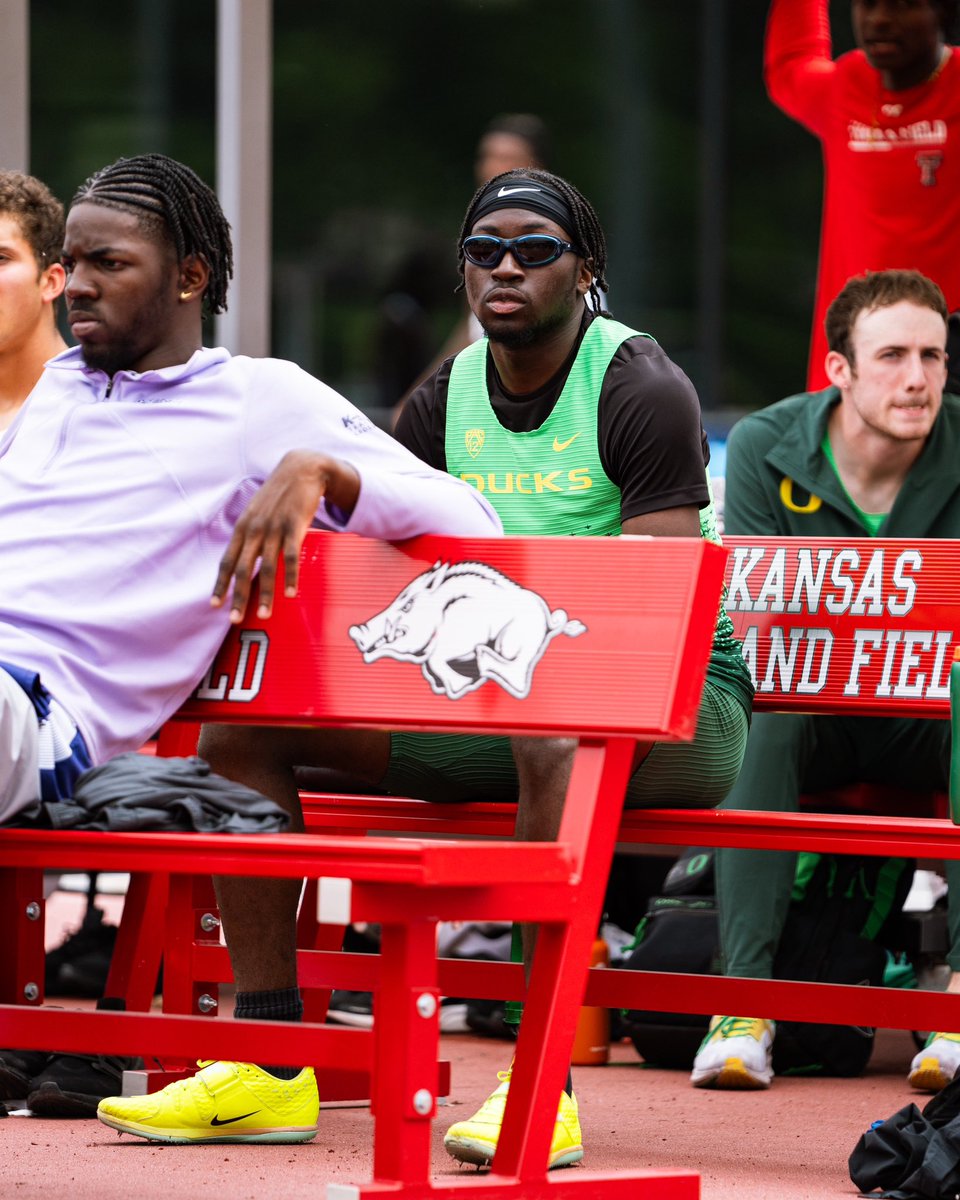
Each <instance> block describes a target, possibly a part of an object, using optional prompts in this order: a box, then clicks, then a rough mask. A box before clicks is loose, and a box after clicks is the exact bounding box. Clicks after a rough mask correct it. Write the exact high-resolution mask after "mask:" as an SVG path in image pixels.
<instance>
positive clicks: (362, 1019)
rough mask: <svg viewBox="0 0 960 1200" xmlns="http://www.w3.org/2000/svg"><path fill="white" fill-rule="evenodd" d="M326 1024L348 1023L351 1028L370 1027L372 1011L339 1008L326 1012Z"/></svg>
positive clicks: (371, 1025)
mask: <svg viewBox="0 0 960 1200" xmlns="http://www.w3.org/2000/svg"><path fill="white" fill-rule="evenodd" d="M327 1024H328V1025H349V1026H350V1027H351V1028H353V1029H372V1028H373V1013H359V1012H357V1013H353V1012H345V1011H344V1010H343V1009H341V1008H336V1009H333V1008H332V1009H330V1010H329V1011H328V1012H327Z"/></svg>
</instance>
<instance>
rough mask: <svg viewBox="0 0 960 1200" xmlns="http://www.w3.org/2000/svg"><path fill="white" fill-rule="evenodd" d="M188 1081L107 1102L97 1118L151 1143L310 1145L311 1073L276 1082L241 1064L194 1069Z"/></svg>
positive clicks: (314, 1111) (314, 1104)
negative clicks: (146, 1093) (148, 1093)
mask: <svg viewBox="0 0 960 1200" xmlns="http://www.w3.org/2000/svg"><path fill="white" fill-rule="evenodd" d="M197 1065H198V1066H199V1067H200V1068H201V1070H199V1071H198V1072H197V1073H196V1075H193V1076H192V1077H191V1078H190V1079H179V1080H177V1082H176V1083H168V1084H167V1086H166V1087H165V1088H163V1089H162V1090H161V1091H159V1092H153V1093H151V1094H150V1095H148V1096H108V1097H107V1098H106V1099H105V1100H101V1101H100V1106H99V1108H98V1109H97V1116H98V1117H99V1118H100V1120H101V1121H102V1122H103V1123H104V1125H109V1126H110V1128H111V1129H119V1130H120V1132H121V1133H133V1134H136V1135H137V1136H138V1137H143V1138H148V1139H149V1140H150V1141H152V1142H179V1143H183V1142H309V1141H311V1140H312V1139H313V1138H315V1137H316V1136H317V1116H318V1114H319V1112H320V1100H319V1098H318V1095H317V1081H316V1079H315V1078H314V1074H313V1068H312V1067H304V1068H303V1070H302V1071H301V1072H300V1074H299V1075H298V1076H297V1077H296V1078H295V1079H277V1078H276V1077H275V1076H274V1075H271V1074H270V1073H269V1072H268V1071H264V1070H262V1069H261V1068H260V1067H257V1066H254V1065H253V1063H242V1062H208V1061H206V1060H201V1061H200V1062H198V1064H197Z"/></svg>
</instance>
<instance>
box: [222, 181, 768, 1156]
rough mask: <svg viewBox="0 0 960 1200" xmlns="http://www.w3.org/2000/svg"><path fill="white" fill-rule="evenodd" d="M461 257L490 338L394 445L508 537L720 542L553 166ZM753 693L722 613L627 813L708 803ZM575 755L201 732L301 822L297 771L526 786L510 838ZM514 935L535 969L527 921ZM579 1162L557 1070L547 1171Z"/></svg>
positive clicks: (545, 749) (289, 939) (490, 1109)
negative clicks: (461, 485)
mask: <svg viewBox="0 0 960 1200" xmlns="http://www.w3.org/2000/svg"><path fill="white" fill-rule="evenodd" d="M458 251H459V262H460V271H461V276H462V279H463V285H464V287H465V288H466V294H467V300H468V302H469V304H470V307H471V309H472V310H473V312H474V314H475V315H476V316H477V318H478V320H479V321H480V323H481V325H482V326H483V328H484V330H485V332H486V335H487V336H486V337H484V338H482V339H481V340H480V341H478V342H475V343H474V344H473V345H472V346H470V347H468V348H467V349H465V350H463V351H461V352H460V353H459V354H458V355H456V356H455V357H454V358H452V359H448V360H447V361H445V362H444V363H443V364H442V365H441V366H440V368H439V369H438V370H437V371H436V372H435V373H434V374H433V375H432V376H431V377H430V378H429V379H428V380H427V381H426V382H425V383H423V384H422V385H421V386H420V387H418V388H417V389H416V390H415V391H414V393H413V394H412V396H411V397H410V400H409V402H408V405H407V407H406V408H405V410H404V413H403V415H402V417H401V420H400V424H399V426H398V429H397V437H398V438H399V440H400V441H402V442H403V443H404V444H405V445H406V446H407V447H409V448H410V449H411V450H413V451H414V453H415V454H417V455H418V456H419V457H420V458H422V459H424V460H425V461H427V462H428V463H430V464H431V465H432V466H434V467H436V468H438V469H442V470H445V471H448V472H450V473H451V474H453V475H456V476H459V477H460V478H461V479H463V480H466V481H467V482H468V483H470V484H471V485H472V486H473V487H475V488H476V489H477V490H478V491H482V492H483V494H484V495H486V496H487V497H488V498H489V499H490V501H491V503H492V504H493V506H494V507H495V508H496V510H497V512H498V514H499V516H500V518H501V520H502V521H503V525H504V529H505V531H506V532H508V533H512V534H592V535H616V534H619V533H621V532H623V533H627V534H641V535H654V536H681V537H710V538H715V537H716V526H715V521H714V515H713V505H712V502H711V498H710V488H709V482H708V478H707V470H706V466H707V460H708V457H709V451H708V448H707V440H706V437H705V435H704V431H703V427H702V425H701V421H700V406H699V402H698V400H697V396H696V393H695V391H694V389H693V387H692V385H691V384H690V381H689V380H688V379H687V378H686V376H685V375H684V374H683V372H682V371H681V370H680V369H679V368H678V367H677V366H676V365H675V364H674V363H672V362H671V361H670V359H669V358H668V357H667V355H666V354H665V353H664V351H663V350H662V349H661V348H660V347H659V346H658V345H657V343H656V342H655V341H654V340H653V338H651V337H649V336H647V335H646V334H642V333H638V332H637V331H636V330H633V329H628V328H627V327H626V326H624V325H621V324H619V323H618V322H616V321H614V320H613V319H612V318H611V317H610V315H609V314H608V313H606V312H601V311H600V304H599V292H600V290H604V291H605V290H606V287H607V284H606V279H605V270H606V244H605V240H604V236H603V230H602V229H601V227H600V223H599V220H598V219H597V216H596V213H595V212H594V210H593V208H592V206H591V205H590V204H589V203H588V202H587V201H586V199H584V197H583V196H582V195H581V194H580V193H579V192H578V191H577V190H576V188H574V187H572V186H571V185H570V184H569V183H567V182H566V181H565V180H563V179H560V178H559V177H557V176H555V175H551V174H549V173H548V172H546V171H540V170H533V169H529V170H518V171H511V172H508V173H506V174H502V175H499V176H497V177H496V178H494V179H493V180H491V181H490V182H489V183H486V184H484V185H483V186H482V187H481V188H480V190H479V191H478V192H477V193H476V195H475V196H474V198H473V200H472V201H471V204H470V206H469V208H468V210H467V214H466V218H465V220H464V224H463V228H462V229H461V232H460V237H459V241H458ZM588 297H589V302H588ZM477 431H481V432H480V433H479V434H478V432H477ZM639 686H642V685H639ZM751 697H752V686H751V683H750V677H749V674H748V672H747V668H746V666H745V664H744V662H743V659H742V656H741V653H740V647H739V644H738V643H737V642H736V640H735V639H734V637H733V631H732V626H731V624H730V621H729V619H728V618H727V616H726V614H725V613H721V614H719V615H718V620H717V631H716V637H715V641H714V649H713V654H712V657H711V660H710V665H709V668H708V672H707V680H706V686H705V691H704V697H703V701H702V705H701V710H700V716H699V720H698V724H697V731H696V736H695V739H694V741H693V742H691V743H689V744H683V745H680V744H669V745H668V744H666V743H663V744H657V745H653V746H644V747H642V748H641V749H640V750H639V751H638V754H637V762H636V770H635V773H634V775H633V778H632V780H631V783H630V785H629V788H628V792H627V804H629V805H653V804H657V805H663V804H669V805H681V806H684V805H686V806H691V807H700V806H712V805H715V804H718V803H719V802H720V801H721V800H722V799H723V797H724V795H725V794H726V792H727V790H728V789H729V788H730V787H731V786H732V784H733V782H734V780H735V779H736V776H737V772H738V770H739V767H740V760H741V757H742V754H743V749H744V745H745V742H746V735H747V725H748V714H749V711H750V703H751ZM573 750H574V745H573V743H572V742H571V741H569V740H567V739H540V738H532V739H528V738H515V739H513V740H512V744H511V740H510V739H507V738H494V737H476V738H467V737H457V736H447V735H428V734H410V733H402V734H393V735H390V734H386V733H379V732H370V733H367V732H364V733H349V732H348V733H338V734H337V735H336V737H335V738H333V737H331V735H330V734H329V733H328V732H326V731H323V730H297V729H288V730H276V729H274V730H267V729H251V728H248V727H244V728H243V729H242V730H238V729H236V728H230V727H228V726H220V727H209V728H206V729H205V730H204V734H203V736H202V738H201V753H203V755H204V757H206V758H208V759H209V761H210V762H211V764H212V765H213V766H214V768H215V769H216V770H218V771H220V772H221V773H223V774H226V775H229V776H231V777H232V778H235V779H238V780H241V781H243V782H245V783H248V784H250V785H252V786H255V787H257V788H258V789H259V790H260V791H263V792H265V793H266V794H268V795H269V796H271V797H272V798H273V799H274V800H276V801H278V803H282V804H284V805H285V806H286V807H287V808H288V809H289V810H290V811H291V812H294V813H297V814H299V801H298V798H297V789H296V781H295V777H294V773H293V769H292V765H293V764H300V765H306V766H310V767H325V768H335V769H339V770H346V771H348V772H350V773H351V774H352V775H354V776H355V777H357V778H359V779H361V780H363V781H364V782H365V783H366V784H372V785H374V786H380V787H382V788H385V789H386V790H387V791H391V792H395V793H397V794H400V795H413V796H418V797H422V798H425V799H430V800H441V801H457V800H469V799H486V800H498V799H499V800H513V799H516V798H517V796H519V809H518V816H517V833H518V836H520V837H522V838H524V839H525V840H532V841H551V840H553V839H554V838H555V837H556V835H557V831H558V827H559V821H560V816H561V814H562V809H563V800H564V797H565V795H566V785H567V781H568V778H569V773H570V767H571V763H572V757H573ZM238 882H240V881H233V883H238ZM231 886H232V885H231ZM244 886H245V885H244ZM220 895H221V905H222V904H223V901H224V900H228V909H229V911H227V910H224V909H223V907H222V910H221V915H222V916H223V920H224V929H225V931H226V936H227V941H228V944H229V943H230V938H231V934H230V930H231V927H232V926H231V922H232V921H233V920H235V919H246V920H247V921H248V922H249V920H250V919H251V917H250V914H251V913H252V914H253V917H254V918H255V919H260V918H261V917H262V914H263V911H264V910H263V906H262V904H261V903H260V902H259V901H257V902H256V903H251V897H253V896H255V895H256V892H255V890H249V891H248V893H247V896H246V899H245V903H241V902H240V901H239V900H238V899H237V898H236V897H228V896H226V895H225V893H224V892H223V890H221V893H220ZM295 900H296V897H295V896H293V897H291V900H290V903H289V904H288V908H287V911H286V912H285V913H280V912H279V911H278V910H275V911H274V912H273V913H272V914H271V920H272V922H273V923H272V925H271V926H270V930H271V932H272V939H271V940H270V942H269V945H270V953H271V955H272V963H273V967H272V969H271V970H269V971H268V970H267V968H266V966H265V964H264V962H263V959H262V946H263V944H264V943H265V942H266V941H267V934H268V930H267V928H263V929H261V931H260V934H259V937H258V938H257V939H256V944H258V945H259V946H260V947H261V950H259V951H258V953H259V954H260V958H259V961H257V960H253V959H250V961H245V963H244V969H245V971H248V972H250V973H252V972H254V971H255V970H257V969H259V971H260V984H261V986H262V987H263V988H264V989H268V988H276V989H281V988H287V989H291V990H293V989H295V988H296V966H295V957H294V956H295V944H294V934H293V930H294V915H295V911H296V908H295ZM284 929H285V930H286V931H287V933H286V934H285V935H284V940H283V941H281V940H280V938H278V936H277V931H278V930H284ZM523 933H524V947H523V949H524V958H525V960H526V961H528V962H529V960H530V957H531V955H532V951H533V943H534V937H533V933H534V931H533V930H528V929H524V931H523ZM250 944H253V943H250ZM248 949H249V946H248ZM281 952H282V957H283V962H282V963H281V961H280V959H281ZM244 958H245V960H246V959H247V954H246V952H245V954H244ZM236 962H237V958H236V956H235V957H234V963H235V964H236ZM277 994H278V995H279V994H281V993H280V992H278V993H277ZM293 994H295V991H294V992H293ZM501 1079H502V1083H501V1086H500V1087H498V1088H497V1089H496V1091H495V1092H494V1093H493V1094H492V1095H491V1096H490V1097H489V1099H488V1100H487V1101H486V1103H485V1104H484V1105H483V1106H482V1108H481V1109H480V1111H479V1112H478V1113H477V1114H476V1115H475V1116H474V1117H472V1118H471V1119H470V1120H468V1121H461V1122H458V1123H457V1124H455V1125H453V1126H452V1127H451V1128H450V1129H449V1130H448V1132H447V1135H446V1137H445V1139H444V1144H445V1146H446V1148H447V1150H448V1151H449V1153H450V1154H452V1155H453V1157H454V1158H457V1159H458V1160H460V1161H463V1162H472V1163H478V1164H484V1163H488V1162H490V1161H491V1160H492V1158H493V1155H494V1152H495V1150H496V1146H497V1139H498V1137H499V1132H500V1125H501V1121H502V1116H503V1110H504V1106H505V1103H506V1096H507V1090H508V1087H509V1073H505V1074H504V1075H502V1076H501ZM582 1155H583V1148H582V1139H581V1133H580V1123H579V1118H578V1113H577V1104H576V1100H575V1098H574V1096H573V1091H572V1086H571V1083H570V1081H569V1080H568V1082H567V1087H566V1089H565V1090H564V1092H563V1093H562V1095H561V1098H560V1102H559V1108H558V1115H557V1122H556V1126H555V1131H554V1137H553V1143H552V1146H551V1150H550V1157H549V1165H550V1166H551V1167H559V1166H564V1165H566V1164H568V1163H573V1162H576V1161H578V1160H579V1159H580V1158H581V1157H582Z"/></svg>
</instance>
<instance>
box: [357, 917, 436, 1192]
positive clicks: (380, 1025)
mask: <svg viewBox="0 0 960 1200" xmlns="http://www.w3.org/2000/svg"><path fill="white" fill-rule="evenodd" d="M380 945H381V953H382V962H381V975H380V990H379V994H378V996H377V1019H376V1021H375V1022H374V1027H373V1028H374V1062H375V1064H376V1067H375V1070H374V1079H373V1097H372V1100H371V1108H372V1110H373V1115H374V1120H375V1122H376V1132H375V1136H374V1143H373V1175H374V1179H375V1180H381V1181H384V1182H386V1181H402V1182H403V1183H404V1184H408V1183H409V1184H416V1183H420V1184H426V1183H427V1181H428V1180H429V1177H430V1142H431V1129H432V1122H433V1117H434V1115H435V1113H436V1103H437V1091H438V1071H437V1051H438V1048H439V1039H440V1015H439V1014H440V993H439V991H438V989H437V929H436V924H435V923H434V922H429V921H426V922H425V921H413V922H411V923H410V924H408V925H393V924H383V925H381V934H380Z"/></svg>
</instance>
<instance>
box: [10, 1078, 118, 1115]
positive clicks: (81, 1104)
mask: <svg viewBox="0 0 960 1200" xmlns="http://www.w3.org/2000/svg"><path fill="white" fill-rule="evenodd" d="M102 1099H103V1096H92V1095H90V1094H88V1093H86V1092H65V1091H63V1089H62V1088H61V1087H59V1086H58V1085H57V1084H55V1083H52V1082H49V1081H48V1082H47V1083H44V1084H43V1085H42V1086H41V1087H40V1088H38V1089H37V1090H36V1091H34V1092H31V1093H30V1095H29V1096H28V1097H27V1108H29V1109H30V1111H31V1112H32V1113H33V1115H34V1116H35V1117H64V1118H67V1119H73V1120H81V1119H86V1120H88V1121H89V1120H91V1119H92V1118H93V1117H95V1116H96V1115H97V1105H98V1104H99V1103H100V1101H101V1100H102Z"/></svg>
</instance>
